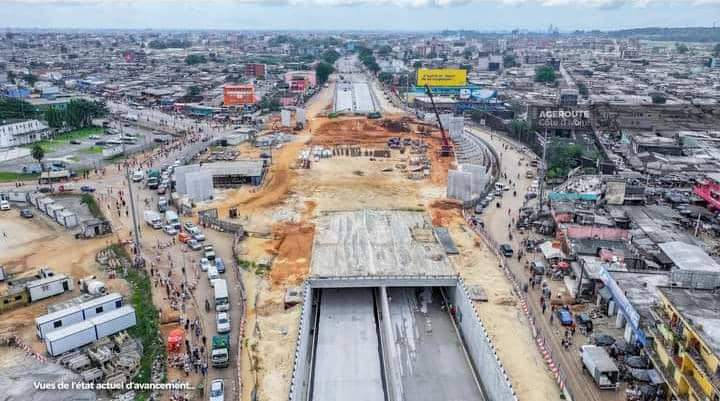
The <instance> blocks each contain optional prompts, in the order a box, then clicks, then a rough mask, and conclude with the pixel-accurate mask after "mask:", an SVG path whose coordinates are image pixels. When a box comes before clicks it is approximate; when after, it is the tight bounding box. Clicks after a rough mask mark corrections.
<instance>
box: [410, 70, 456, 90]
mask: <svg viewBox="0 0 720 401" xmlns="http://www.w3.org/2000/svg"><path fill="white" fill-rule="evenodd" d="M417 85H418V86H425V85H429V86H464V85H467V70H464V69H460V68H457V69H455V68H452V69H451V68H443V69H428V68H421V69H419V70H418V73H417Z"/></svg>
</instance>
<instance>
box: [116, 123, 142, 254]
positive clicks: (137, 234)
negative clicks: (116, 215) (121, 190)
mask: <svg viewBox="0 0 720 401" xmlns="http://www.w3.org/2000/svg"><path fill="white" fill-rule="evenodd" d="M120 130H121V134H120V135H121V137H123V136H124V130H123V129H122V128H121V129H120ZM121 140H122V139H121ZM122 147H123V156H126V157H127V153H126V152H127V149H126V147H125V141H123V145H122ZM125 180H126V181H127V186H128V198H130V213H131V214H132V225H133V247H134V248H135V249H134V252H133V259H134V265H135V267H143V266H144V265H145V260H144V259H143V257H142V255H141V254H140V231H139V229H138V223H137V216H136V214H135V196H134V195H133V187H132V180H131V179H130V166H129V165H128V164H127V161H126V162H125Z"/></svg>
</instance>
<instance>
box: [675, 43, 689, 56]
mask: <svg viewBox="0 0 720 401" xmlns="http://www.w3.org/2000/svg"><path fill="white" fill-rule="evenodd" d="M675 51H677V52H678V53H680V54H685V53H687V52H689V51H690V48H688V47H687V45H686V44H685V43H675Z"/></svg>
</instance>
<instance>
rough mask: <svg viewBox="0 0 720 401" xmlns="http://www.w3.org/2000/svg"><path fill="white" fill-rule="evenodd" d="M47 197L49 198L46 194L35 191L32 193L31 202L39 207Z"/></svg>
mask: <svg viewBox="0 0 720 401" xmlns="http://www.w3.org/2000/svg"><path fill="white" fill-rule="evenodd" d="M45 198H47V196H45V195H44V194H43V193H42V192H35V193H33V194H31V195H30V202H31V203H32V204H33V206H35V207H37V208H39V207H40V202H41V201H42V200H43V199H45Z"/></svg>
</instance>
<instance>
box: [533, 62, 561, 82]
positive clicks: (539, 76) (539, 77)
mask: <svg viewBox="0 0 720 401" xmlns="http://www.w3.org/2000/svg"><path fill="white" fill-rule="evenodd" d="M555 79H556V77H555V70H553V68H552V67H550V66H547V65H544V66H542V67H538V68H536V69H535V81H536V82H545V83H551V82H555Z"/></svg>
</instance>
